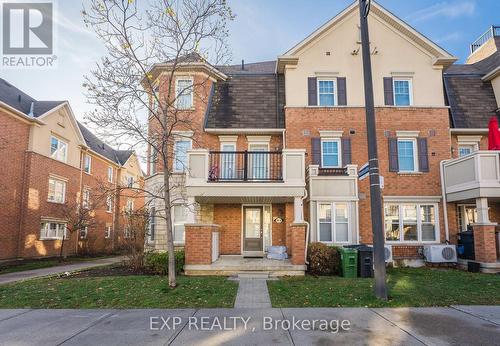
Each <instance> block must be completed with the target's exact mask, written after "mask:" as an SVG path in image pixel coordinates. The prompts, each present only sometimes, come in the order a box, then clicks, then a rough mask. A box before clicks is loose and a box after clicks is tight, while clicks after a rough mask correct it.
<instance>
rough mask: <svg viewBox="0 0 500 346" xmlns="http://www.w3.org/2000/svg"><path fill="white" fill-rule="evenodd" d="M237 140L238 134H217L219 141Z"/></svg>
mask: <svg viewBox="0 0 500 346" xmlns="http://www.w3.org/2000/svg"><path fill="white" fill-rule="evenodd" d="M237 141H238V136H227V135H221V136H219V142H220V143H222V142H225V143H236V142H237Z"/></svg>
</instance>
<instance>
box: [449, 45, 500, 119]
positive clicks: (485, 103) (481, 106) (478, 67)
mask: <svg viewBox="0 0 500 346" xmlns="http://www.w3.org/2000/svg"><path fill="white" fill-rule="evenodd" d="M498 66H500V52H496V53H495V54H493V55H491V56H490V57H488V58H486V59H484V60H482V61H479V62H477V63H475V64H470V65H461V64H456V65H452V66H450V67H449V68H448V69H447V70H446V72H445V73H444V87H445V92H446V98H447V101H448V104H449V106H450V115H451V124H452V127H454V128H487V127H488V121H489V119H490V118H491V116H493V115H495V111H496V110H497V108H498V106H497V102H496V99H495V93H494V91H493V87H492V85H491V82H489V81H483V80H482V77H484V76H485V75H486V74H488V73H489V72H491V71H492V70H494V69H495V68H497V67H498Z"/></svg>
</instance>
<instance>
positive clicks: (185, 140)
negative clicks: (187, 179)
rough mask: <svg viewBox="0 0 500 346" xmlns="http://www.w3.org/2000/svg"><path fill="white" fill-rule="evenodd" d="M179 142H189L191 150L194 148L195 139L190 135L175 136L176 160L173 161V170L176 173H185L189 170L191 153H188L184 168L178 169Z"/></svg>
mask: <svg viewBox="0 0 500 346" xmlns="http://www.w3.org/2000/svg"><path fill="white" fill-rule="evenodd" d="M178 142H189V149H188V151H189V150H191V149H192V148H193V140H192V139H191V138H188V137H176V138H175V142H174V161H173V163H172V164H173V167H172V168H173V169H172V171H173V172H174V173H184V172H186V171H187V170H189V155H188V154H187V153H186V164H185V165H184V167H183V169H181V170H178V169H177V143H178Z"/></svg>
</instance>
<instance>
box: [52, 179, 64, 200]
mask: <svg viewBox="0 0 500 346" xmlns="http://www.w3.org/2000/svg"><path fill="white" fill-rule="evenodd" d="M65 195H66V182H64V181H62V180H59V179H55V178H49V198H48V201H49V202H53V203H64V201H65Z"/></svg>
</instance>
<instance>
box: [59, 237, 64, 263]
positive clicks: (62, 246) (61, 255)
mask: <svg viewBox="0 0 500 346" xmlns="http://www.w3.org/2000/svg"><path fill="white" fill-rule="evenodd" d="M63 249H64V236H63V238H62V240H61V251H60V252H59V262H62V261H63Z"/></svg>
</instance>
